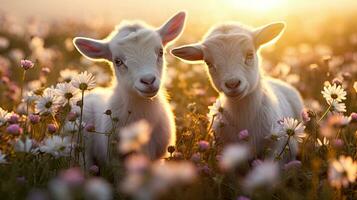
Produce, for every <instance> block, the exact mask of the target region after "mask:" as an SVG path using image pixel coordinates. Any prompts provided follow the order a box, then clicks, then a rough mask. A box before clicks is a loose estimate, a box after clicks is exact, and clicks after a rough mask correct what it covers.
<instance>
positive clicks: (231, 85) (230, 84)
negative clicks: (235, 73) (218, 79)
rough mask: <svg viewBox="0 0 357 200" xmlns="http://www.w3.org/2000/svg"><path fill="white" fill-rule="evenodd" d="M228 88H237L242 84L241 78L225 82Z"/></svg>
mask: <svg viewBox="0 0 357 200" xmlns="http://www.w3.org/2000/svg"><path fill="white" fill-rule="evenodd" d="M224 84H225V85H226V87H227V88H229V89H235V88H237V87H238V86H239V85H240V80H238V79H230V80H228V81H226V82H225V83H224Z"/></svg>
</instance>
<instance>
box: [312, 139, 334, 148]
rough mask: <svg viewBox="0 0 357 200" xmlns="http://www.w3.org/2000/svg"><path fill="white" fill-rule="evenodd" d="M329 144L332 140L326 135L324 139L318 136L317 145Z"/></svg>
mask: <svg viewBox="0 0 357 200" xmlns="http://www.w3.org/2000/svg"><path fill="white" fill-rule="evenodd" d="M329 144H330V141H329V140H328V139H327V138H326V137H324V138H323V139H322V140H320V139H319V138H317V140H316V144H315V145H316V146H318V147H321V146H327V145H329Z"/></svg>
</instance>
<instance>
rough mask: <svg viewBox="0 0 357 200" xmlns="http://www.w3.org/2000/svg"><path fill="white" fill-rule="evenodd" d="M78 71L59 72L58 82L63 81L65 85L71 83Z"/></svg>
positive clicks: (65, 70) (66, 70)
mask: <svg viewBox="0 0 357 200" xmlns="http://www.w3.org/2000/svg"><path fill="white" fill-rule="evenodd" d="M77 74H78V71H76V70H71V69H64V70H62V71H60V78H59V81H61V82H62V81H65V82H67V83H69V82H71V81H72V79H73V78H74V77H75V76H77Z"/></svg>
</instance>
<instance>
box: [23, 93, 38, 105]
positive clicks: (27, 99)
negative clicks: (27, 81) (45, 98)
mask: <svg viewBox="0 0 357 200" xmlns="http://www.w3.org/2000/svg"><path fill="white" fill-rule="evenodd" d="M38 98H39V96H38V95H36V94H35V93H33V92H32V91H30V92H27V93H26V94H25V95H24V98H23V99H22V101H23V102H25V103H27V104H31V103H33V102H35V101H36V100H37V99H38Z"/></svg>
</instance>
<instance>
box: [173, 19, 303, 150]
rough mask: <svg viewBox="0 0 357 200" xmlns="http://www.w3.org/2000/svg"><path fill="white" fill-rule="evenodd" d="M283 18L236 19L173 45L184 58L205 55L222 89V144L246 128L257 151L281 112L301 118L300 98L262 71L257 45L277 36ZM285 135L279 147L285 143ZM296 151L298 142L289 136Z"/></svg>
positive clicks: (201, 58) (199, 58)
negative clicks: (259, 23) (258, 23)
mask: <svg viewBox="0 0 357 200" xmlns="http://www.w3.org/2000/svg"><path fill="white" fill-rule="evenodd" d="M284 27H285V25H284V23H272V24H269V25H266V26H263V27H260V28H257V29H252V28H248V27H246V26H243V25H240V24H236V23H232V24H224V25H220V26H217V27H215V28H213V29H212V30H211V31H210V32H209V33H208V34H207V35H206V37H205V38H204V40H203V41H202V42H200V43H196V44H191V45H186V46H182V47H178V48H175V49H173V50H172V51H171V53H172V54H173V55H175V56H176V57H179V58H181V59H183V60H186V61H204V62H205V63H206V64H207V66H208V72H209V77H210V80H211V83H212V85H213V87H214V88H215V89H216V90H217V91H218V92H219V93H220V97H219V100H220V103H221V107H222V108H223V117H224V119H225V121H226V122H227V123H226V125H224V126H223V127H220V128H217V130H215V131H216V133H217V135H218V137H219V138H220V140H221V141H222V143H223V144H227V143H231V142H236V141H238V133H239V132H240V131H242V130H244V129H247V130H248V131H249V133H250V134H251V135H252V138H251V143H252V145H253V147H255V150H256V153H257V154H258V155H259V154H260V155H261V154H262V153H263V152H262V151H263V149H264V148H263V146H264V138H266V136H269V135H270V134H272V133H274V132H276V130H275V127H277V126H276V125H277V121H278V120H281V119H282V118H283V117H294V118H297V119H299V118H300V111H301V110H302V107H303V106H302V99H301V97H300V94H299V92H298V91H297V90H296V89H294V88H293V87H292V86H290V85H288V84H286V83H284V82H282V81H279V80H276V79H273V78H269V77H267V76H264V75H263V73H262V70H261V68H260V67H259V62H258V60H259V59H258V52H259V48H260V47H261V46H262V45H264V44H266V43H268V42H270V41H272V40H273V39H275V38H277V37H278V36H279V35H280V34H281V33H282V32H283V30H284ZM285 142H286V139H285V141H284V140H283V139H282V140H280V141H279V144H278V145H276V146H275V147H274V150H275V153H276V152H277V151H280V150H281V149H282V148H283V147H282V146H283V144H285ZM290 148H291V150H292V157H295V155H296V153H297V143H296V142H294V141H291V142H290Z"/></svg>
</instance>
